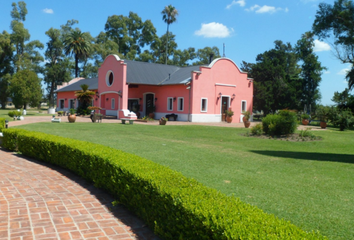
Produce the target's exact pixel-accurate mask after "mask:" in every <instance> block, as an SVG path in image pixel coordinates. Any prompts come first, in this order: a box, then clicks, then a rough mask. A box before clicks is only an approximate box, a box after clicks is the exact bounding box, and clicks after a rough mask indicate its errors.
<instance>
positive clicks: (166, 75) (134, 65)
mask: <svg viewBox="0 0 354 240" xmlns="http://www.w3.org/2000/svg"><path fill="white" fill-rule="evenodd" d="M124 63H126V64H127V83H129V84H146V85H172V84H184V83H186V82H188V81H190V79H191V75H192V74H191V72H192V71H198V70H199V66H189V67H177V66H172V65H165V64H158V63H147V62H138V61H131V60H124ZM82 84H87V85H89V89H90V90H96V89H98V78H88V79H82V80H79V81H78V82H75V83H73V84H70V85H67V86H65V87H62V88H60V89H58V90H56V91H55V92H71V91H78V90H81V87H80V85H82Z"/></svg>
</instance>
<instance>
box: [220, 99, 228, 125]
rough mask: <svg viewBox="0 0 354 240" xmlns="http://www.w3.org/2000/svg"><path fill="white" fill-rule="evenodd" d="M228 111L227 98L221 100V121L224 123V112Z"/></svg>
mask: <svg viewBox="0 0 354 240" xmlns="http://www.w3.org/2000/svg"><path fill="white" fill-rule="evenodd" d="M227 109H229V97H222V98H221V121H223V122H224V121H226V113H225V111H226V110H227Z"/></svg>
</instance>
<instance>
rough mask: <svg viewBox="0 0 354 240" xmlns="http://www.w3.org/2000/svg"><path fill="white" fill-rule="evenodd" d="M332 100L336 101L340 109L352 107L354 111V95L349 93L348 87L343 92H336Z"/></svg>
mask: <svg viewBox="0 0 354 240" xmlns="http://www.w3.org/2000/svg"><path fill="white" fill-rule="evenodd" d="M331 100H332V101H333V102H335V103H336V106H337V107H338V108H339V109H341V110H344V109H347V108H350V109H351V110H352V112H354V95H351V94H350V93H349V89H348V88H346V89H345V90H344V91H343V92H341V93H340V92H335V93H334V96H333V98H332V99H331Z"/></svg>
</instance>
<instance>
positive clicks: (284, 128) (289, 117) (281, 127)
mask: <svg viewBox="0 0 354 240" xmlns="http://www.w3.org/2000/svg"><path fill="white" fill-rule="evenodd" d="M262 125H263V131H264V132H265V134H269V135H271V136H273V135H287V134H292V133H294V132H295V130H296V129H297V117H296V113H294V112H292V111H289V110H280V111H279V113H278V114H268V115H267V116H266V117H264V118H263V119H262Z"/></svg>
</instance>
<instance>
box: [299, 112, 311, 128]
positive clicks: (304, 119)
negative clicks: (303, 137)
mask: <svg viewBox="0 0 354 240" xmlns="http://www.w3.org/2000/svg"><path fill="white" fill-rule="evenodd" d="M301 119H302V121H301V122H302V124H303V125H308V124H309V119H310V115H308V114H306V113H304V114H301Z"/></svg>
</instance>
